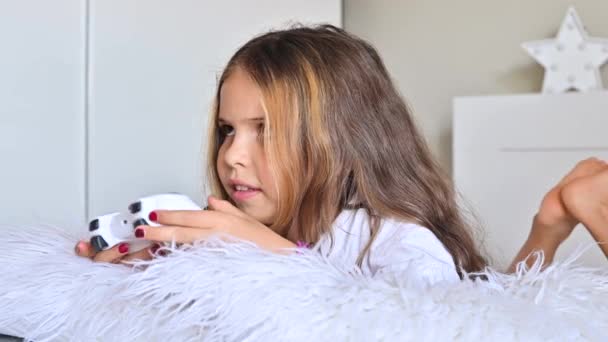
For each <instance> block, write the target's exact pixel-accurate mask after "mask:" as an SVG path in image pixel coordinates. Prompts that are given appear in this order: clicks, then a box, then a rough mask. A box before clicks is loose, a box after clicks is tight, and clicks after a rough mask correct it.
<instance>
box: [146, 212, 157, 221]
mask: <svg viewBox="0 0 608 342" xmlns="http://www.w3.org/2000/svg"><path fill="white" fill-rule="evenodd" d="M148 218H149V219H150V221H154V222H156V219H157V216H156V212H155V211H151V212H150V214H149V215H148Z"/></svg>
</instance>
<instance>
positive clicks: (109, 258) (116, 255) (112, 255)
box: [93, 242, 129, 263]
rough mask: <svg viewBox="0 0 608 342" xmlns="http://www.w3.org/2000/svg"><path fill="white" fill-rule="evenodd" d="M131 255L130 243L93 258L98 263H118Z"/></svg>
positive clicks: (121, 244)
mask: <svg viewBox="0 0 608 342" xmlns="http://www.w3.org/2000/svg"><path fill="white" fill-rule="evenodd" d="M128 253H129V244H128V243H125V242H123V243H119V244H118V245H116V246H114V247H112V248H110V249H107V250H105V251H101V252H99V253H97V254H95V256H94V257H93V261H96V262H114V263H115V262H117V260H120V259H121V258H122V257H124V256H126V255H127V254H128Z"/></svg>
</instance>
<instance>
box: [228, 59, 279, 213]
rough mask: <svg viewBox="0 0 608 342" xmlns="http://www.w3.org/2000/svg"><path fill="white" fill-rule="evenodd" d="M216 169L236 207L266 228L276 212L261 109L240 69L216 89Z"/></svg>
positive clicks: (255, 88) (253, 87) (255, 90)
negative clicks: (218, 95) (217, 97)
mask: <svg viewBox="0 0 608 342" xmlns="http://www.w3.org/2000/svg"><path fill="white" fill-rule="evenodd" d="M219 108H220V111H219V115H218V123H217V125H218V130H219V132H218V134H219V136H220V137H221V138H223V142H222V143H221V145H220V148H219V152H218V158H217V170H218V175H219V177H220V181H221V182H222V185H223V187H224V189H225V190H226V192H227V193H228V195H229V196H230V197H231V198H232V200H233V201H234V202H235V203H236V205H237V206H238V207H239V208H240V209H241V210H243V211H244V212H245V213H247V214H248V215H250V216H252V217H253V218H255V219H256V220H258V221H260V222H262V223H264V224H266V225H270V224H272V222H273V221H274V217H275V212H276V186H275V184H274V181H273V178H272V176H271V173H270V170H269V168H268V163H267V160H266V155H265V153H264V140H263V139H264V136H263V134H264V126H265V121H264V109H263V106H262V96H261V92H260V89H259V88H258V86H257V85H256V84H255V83H254V82H253V80H252V79H251V78H250V77H249V75H248V74H247V73H246V72H245V71H244V70H243V69H241V68H238V67H237V68H236V69H235V70H233V72H232V73H231V75H230V76H229V77H228V78H227V79H226V80H225V81H224V83H223V85H222V88H221V89H220V106H219Z"/></svg>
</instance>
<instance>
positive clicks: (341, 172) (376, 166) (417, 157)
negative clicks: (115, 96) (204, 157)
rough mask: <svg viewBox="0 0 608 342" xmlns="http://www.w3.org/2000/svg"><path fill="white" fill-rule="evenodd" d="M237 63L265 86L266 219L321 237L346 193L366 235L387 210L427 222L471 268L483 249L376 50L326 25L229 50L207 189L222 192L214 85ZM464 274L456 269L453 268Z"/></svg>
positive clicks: (294, 233) (290, 231) (480, 263)
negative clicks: (269, 175)
mask: <svg viewBox="0 0 608 342" xmlns="http://www.w3.org/2000/svg"><path fill="white" fill-rule="evenodd" d="M237 67H239V68H242V69H243V70H244V71H246V72H247V73H248V74H249V75H250V77H251V78H252V79H253V81H254V82H255V83H256V84H257V85H258V86H259V88H260V90H261V92H262V98H263V103H264V106H265V111H266V113H265V115H266V128H265V132H264V148H265V151H266V154H267V158H268V163H269V167H270V170H271V171H272V172H273V176H274V179H275V180H276V183H277V184H276V186H277V189H278V199H279V200H278V203H277V216H276V219H275V221H274V223H273V224H272V225H271V228H272V229H273V230H275V231H277V232H279V233H281V234H282V235H283V236H285V237H287V236H289V237H290V238H291V239H292V240H295V239H299V240H304V241H308V242H312V243H314V242H317V241H318V240H319V239H320V238H321V236H322V235H324V234H325V233H328V232H331V227H332V223H333V222H334V220H335V219H336V217H337V216H338V214H339V213H340V211H341V210H342V209H344V208H345V207H347V206H348V204H349V203H351V202H356V203H359V204H360V205H361V206H362V207H363V208H365V210H367V212H368V214H369V217H370V229H371V237H372V238H371V239H370V241H369V243H368V244H367V246H366V247H365V249H364V250H363V251H362V252H361V255H360V256H359V258H358V260H357V263H358V264H359V265H361V263H362V260H363V258H364V256H365V255H366V254H367V253H368V252H369V249H370V246H371V243H372V241H373V240H374V238H375V237H376V236H377V233H378V230H379V229H380V226H381V220H382V218H384V217H392V218H396V219H400V220H403V221H409V222H414V223H417V224H420V225H422V226H424V227H426V228H428V229H430V230H431V231H432V232H433V233H434V234H435V235H436V236H437V238H438V239H439V240H440V241H441V242H442V243H443V244H444V246H445V247H446V248H447V250H448V251H449V252H450V253H451V254H452V256H453V258H454V261H455V263H456V265H457V266H458V267H461V268H462V269H464V270H465V271H467V272H474V271H479V270H481V269H482V268H483V267H484V266H485V265H486V261H485V259H484V258H483V257H482V256H481V254H480V253H479V251H478V249H477V247H476V245H475V242H474V240H473V238H472V235H471V233H470V231H469V229H468V227H467V224H466V223H465V220H464V218H463V216H462V214H461V212H460V210H459V208H458V205H457V203H456V202H457V201H456V198H455V197H456V194H455V191H454V187H453V185H452V183H451V181H450V179H449V178H448V176H447V175H446V174H444V173H443V172H442V170H441V168H440V167H439V166H438V164H437V162H436V161H435V159H434V158H433V156H432V155H431V153H430V151H429V148H428V147H427V144H426V142H425V140H424V139H423V138H422V136H421V134H420V133H419V131H418V129H417V128H416V126H415V124H414V122H413V120H412V117H411V115H410V110H409V109H408V107H407V105H406V103H405V101H404V100H403V98H402V97H401V96H400V95H399V93H398V91H397V90H396V88H395V86H394V85H393V82H392V80H391V78H390V76H389V74H388V72H387V70H386V67H385V66H384V63H383V62H382V60H381V59H380V57H379V55H378V53H377V52H376V50H375V49H374V48H373V47H372V46H371V45H370V44H369V43H367V42H365V41H364V40H362V39H360V38H358V37H355V36H353V35H351V34H349V33H347V32H346V31H344V30H342V29H340V28H337V27H334V26H331V25H322V26H317V27H301V26H297V27H293V28H290V29H287V30H281V31H273V32H269V33H266V34H263V35H261V36H258V37H256V38H254V39H252V40H250V41H249V42H247V43H246V44H245V45H244V46H242V47H241V48H240V49H239V50H238V51H237V52H236V53H235V54H234V56H233V57H232V58H231V59H230V61H229V62H228V65H227V66H226V68H225V70H224V72H223V73H222V75H221V78H220V79H219V84H218V89H217V94H216V99H215V105H214V110H213V113H212V115H211V123H210V132H209V138H210V143H209V153H208V157H209V160H208V170H209V181H210V183H211V189H212V191H213V192H214V193H215V194H216V195H218V196H220V197H221V198H224V199H228V200H230V199H229V197H228V194H227V193H226V192H225V190H224V189H223V187H222V186H221V183H220V180H219V177H218V174H217V170H216V160H217V157H218V151H219V147H220V144H221V143H222V137H221V136H220V135H219V133H218V132H217V129H216V127H217V126H216V125H217V117H218V115H219V103H220V101H219V100H220V90H221V87H222V84H223V83H224V81H225V80H226V79H227V78H228V77H229V76H230V75H231V72H232V71H233V70H235V68H237ZM457 271H458V272H459V273H460V270H457Z"/></svg>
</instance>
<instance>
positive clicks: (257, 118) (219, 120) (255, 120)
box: [217, 117, 264, 123]
mask: <svg viewBox="0 0 608 342" xmlns="http://www.w3.org/2000/svg"><path fill="white" fill-rule="evenodd" d="M217 121H218V122H222V123H225V122H230V121H228V120H224V119H222V118H218V119H217ZM243 121H250V122H258V121H264V118H263V117H255V118H247V119H244V120H243Z"/></svg>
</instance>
